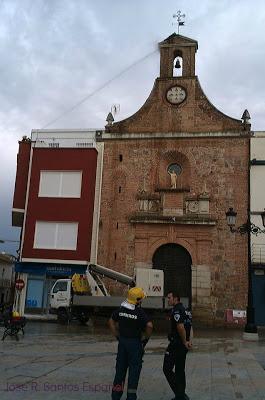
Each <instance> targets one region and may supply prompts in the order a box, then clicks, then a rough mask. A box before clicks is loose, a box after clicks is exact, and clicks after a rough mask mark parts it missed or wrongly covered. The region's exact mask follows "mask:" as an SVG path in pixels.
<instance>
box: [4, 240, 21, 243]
mask: <svg viewBox="0 0 265 400" xmlns="http://www.w3.org/2000/svg"><path fill="white" fill-rule="evenodd" d="M6 242H11V243H19V240H10V239H0V243H6Z"/></svg>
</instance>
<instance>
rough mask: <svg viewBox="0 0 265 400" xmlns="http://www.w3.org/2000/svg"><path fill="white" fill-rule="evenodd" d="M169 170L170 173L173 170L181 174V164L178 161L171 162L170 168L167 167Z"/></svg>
mask: <svg viewBox="0 0 265 400" xmlns="http://www.w3.org/2000/svg"><path fill="white" fill-rule="evenodd" d="M167 172H168V173H169V174H172V172H175V173H176V175H180V174H181V172H182V168H181V165H179V164H176V163H174V164H170V165H169V166H168V168H167Z"/></svg>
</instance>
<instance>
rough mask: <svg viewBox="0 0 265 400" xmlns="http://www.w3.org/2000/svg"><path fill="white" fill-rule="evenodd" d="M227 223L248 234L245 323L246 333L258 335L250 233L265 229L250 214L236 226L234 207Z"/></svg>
mask: <svg viewBox="0 0 265 400" xmlns="http://www.w3.org/2000/svg"><path fill="white" fill-rule="evenodd" d="M225 215H226V221H227V225H228V226H229V228H230V231H231V232H232V233H240V235H244V234H246V233H247V234H248V305H247V324H246V325H245V329H244V331H245V333H246V334H254V335H252V336H257V332H258V330H257V326H256V324H255V309H254V306H253V292H252V276H251V262H252V260H251V249H250V235H251V234H253V235H256V236H257V235H259V234H260V233H265V229H261V228H260V227H259V226H256V225H255V224H253V223H252V222H251V221H250V216H249V215H248V220H247V222H246V223H245V224H243V225H240V226H239V227H237V228H236V227H235V225H236V216H237V212H236V211H235V210H234V209H233V208H229V210H228V211H227V212H226V213H225ZM261 219H262V224H263V226H264V227H265V211H264V212H262V213H261Z"/></svg>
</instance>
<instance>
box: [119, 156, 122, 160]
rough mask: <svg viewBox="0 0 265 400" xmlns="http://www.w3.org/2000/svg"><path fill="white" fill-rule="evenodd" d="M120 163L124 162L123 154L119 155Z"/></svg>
mask: <svg viewBox="0 0 265 400" xmlns="http://www.w3.org/2000/svg"><path fill="white" fill-rule="evenodd" d="M119 159H120V162H122V154H120V155H119Z"/></svg>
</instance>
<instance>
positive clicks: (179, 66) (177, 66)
mask: <svg viewBox="0 0 265 400" xmlns="http://www.w3.org/2000/svg"><path fill="white" fill-rule="evenodd" d="M175 68H181V65H180V62H179V59H178V58H177V61H176V64H175Z"/></svg>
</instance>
